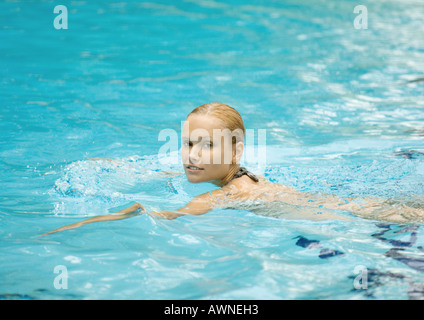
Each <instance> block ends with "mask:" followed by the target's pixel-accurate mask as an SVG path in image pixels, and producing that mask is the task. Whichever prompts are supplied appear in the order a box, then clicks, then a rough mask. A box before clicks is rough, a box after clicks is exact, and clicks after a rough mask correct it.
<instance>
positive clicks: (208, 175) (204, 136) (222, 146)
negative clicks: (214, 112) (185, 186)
mask: <svg viewBox="0 0 424 320" xmlns="http://www.w3.org/2000/svg"><path fill="white" fill-rule="evenodd" d="M231 141H232V140H231V133H230V132H229V130H228V129H227V130H225V128H224V126H223V123H222V121H221V120H219V119H218V118H215V117H212V116H205V115H196V114H192V115H190V116H189V117H188V118H187V120H186V121H185V122H184V126H183V132H182V148H181V157H182V161H183V164H184V170H185V174H186V176H187V178H188V180H189V181H190V182H194V183H197V182H206V181H210V182H213V183H216V184H218V185H219V183H220V181H222V180H223V179H224V178H225V177H226V176H227V175H228V174H229V171H230V168H231V166H232V163H233V162H234V160H235V159H234V154H233V147H232V143H231Z"/></svg>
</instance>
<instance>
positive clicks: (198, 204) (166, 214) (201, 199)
mask: <svg viewBox="0 0 424 320" xmlns="http://www.w3.org/2000/svg"><path fill="white" fill-rule="evenodd" d="M220 195H222V191H221V189H218V190H214V191H211V192H207V193H203V194H201V195H199V196H196V197H194V198H193V200H191V201H190V202H189V203H187V204H186V205H185V206H184V207H182V208H180V209H178V210H176V211H166V210H163V211H152V213H153V214H155V215H157V216H160V217H162V218H166V219H175V218H178V217H181V216H184V215H187V214H191V215H201V214H205V213H207V212H209V211H210V210H212V209H213V208H214V207H215V204H216V199H217V197H218V196H220Z"/></svg>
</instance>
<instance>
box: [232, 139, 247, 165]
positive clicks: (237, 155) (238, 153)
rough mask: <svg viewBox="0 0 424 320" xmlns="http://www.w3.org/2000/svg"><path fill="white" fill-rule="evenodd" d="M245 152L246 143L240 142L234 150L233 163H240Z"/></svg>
mask: <svg viewBox="0 0 424 320" xmlns="http://www.w3.org/2000/svg"><path fill="white" fill-rule="evenodd" d="M243 151H244V143H243V142H242V141H239V142H237V143H236V147H235V148H234V152H233V163H237V164H238V163H240V159H241V156H242V155H243Z"/></svg>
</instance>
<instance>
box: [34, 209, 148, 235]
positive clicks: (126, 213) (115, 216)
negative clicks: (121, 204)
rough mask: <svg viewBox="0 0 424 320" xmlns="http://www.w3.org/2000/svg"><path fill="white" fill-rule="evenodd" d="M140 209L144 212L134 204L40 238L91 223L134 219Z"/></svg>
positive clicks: (58, 229)
mask: <svg viewBox="0 0 424 320" xmlns="http://www.w3.org/2000/svg"><path fill="white" fill-rule="evenodd" d="M140 209H141V210H143V211H146V209H144V207H143V206H142V205H141V204H139V203H135V204H133V205H132V206H130V207H128V208H125V209H123V210H121V211H118V212H116V213H112V214H106V215H101V216H96V217H92V218H89V219H86V220H83V221H80V222H76V223H73V224H69V225H66V226H63V227H60V228H57V229H54V230H52V231H49V232H46V233H43V234H42V235H41V236H47V235H49V234H52V233H56V232H59V231H64V230H69V229H75V228H79V227H82V226H83V225H86V224H89V223H93V222H98V221H112V220H121V219H127V218H131V217H134V216H136V215H139V214H140V212H139V210H140Z"/></svg>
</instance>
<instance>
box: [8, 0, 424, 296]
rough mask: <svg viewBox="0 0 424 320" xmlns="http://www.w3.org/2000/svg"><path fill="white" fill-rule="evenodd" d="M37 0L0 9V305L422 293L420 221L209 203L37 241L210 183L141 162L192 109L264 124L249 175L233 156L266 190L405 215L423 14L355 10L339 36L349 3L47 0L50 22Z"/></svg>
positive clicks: (174, 166)
mask: <svg viewBox="0 0 424 320" xmlns="http://www.w3.org/2000/svg"><path fill="white" fill-rule="evenodd" d="M57 4H58V3H55V2H53V1H43V2H42V3H40V2H38V1H13V2H9V1H6V2H1V3H0V21H1V29H0V55H1V56H0V57H1V59H0V82H1V86H0V88H1V93H2V94H1V95H0V99H1V100H0V103H1V108H0V181H1V188H0V225H1V228H0V239H1V240H0V249H1V255H0V294H1V297H2V298H4V299H423V298H424V276H423V275H424V274H423V272H424V249H423V248H424V229H423V226H422V224H410V225H395V224H387V223H381V222H380V221H375V220H364V219H360V218H355V217H352V221H349V222H346V221H324V222H322V221H321V222H313V221H304V220H299V221H295V220H287V219H284V209H282V212H281V215H279V213H278V212H277V213H274V214H273V215H266V214H254V213H252V212H249V211H248V210H224V209H215V210H213V211H211V212H210V213H208V214H206V215H203V216H199V217H182V218H179V219H177V220H173V221H164V220H159V219H155V218H152V217H150V216H149V215H142V216H138V217H135V218H132V219H129V220H122V221H115V222H105V223H96V224H91V225H87V226H84V227H83V228H80V229H76V230H71V231H67V232H63V233H58V234H54V235H51V236H49V237H43V238H40V237H39V236H38V235H39V234H41V233H43V232H46V231H49V230H51V229H54V228H56V227H59V226H62V225H65V224H69V223H73V222H76V221H79V220H81V219H83V218H86V217H88V216H94V215H99V214H105V213H108V212H114V211H117V210H119V209H122V208H124V207H127V206H129V205H131V204H132V203H133V202H134V201H137V202H140V203H142V204H143V205H145V207H146V208H147V209H149V210H158V209H175V208H178V207H179V206H181V205H183V204H185V203H186V202H187V201H189V200H190V199H191V198H192V197H193V196H195V195H197V194H199V193H201V192H205V191H207V190H210V189H212V188H213V186H212V185H208V184H202V185H200V186H199V185H191V184H189V183H188V182H187V180H186V178H185V177H184V176H164V175H163V174H161V171H164V170H168V171H173V172H182V168H181V166H180V165H179V164H178V163H171V164H166V163H163V162H160V161H159V159H158V150H159V148H160V147H161V145H163V144H164V142H163V141H158V136H159V133H160V132H161V130H163V129H173V130H176V131H177V132H179V130H180V125H181V121H182V120H183V119H184V118H185V116H186V114H187V113H188V112H190V111H191V110H192V109H193V108H194V107H196V106H197V105H200V104H202V103H205V102H210V101H221V102H224V103H227V104H229V105H231V106H234V107H236V108H237V109H238V110H239V111H240V113H241V114H242V116H243V118H244V120H245V124H246V127H247V128H252V129H255V130H258V129H265V130H266V165H265V166H261V167H257V165H256V163H255V162H254V161H251V159H246V163H245V164H246V166H247V167H249V168H250V169H252V170H253V171H255V172H260V173H263V174H265V176H266V177H267V178H268V179H270V180H271V181H275V182H280V183H284V184H287V185H290V186H294V187H296V188H298V189H299V190H303V191H307V192H325V193H333V194H336V195H339V196H360V197H365V196H381V197H387V198H394V199H398V200H402V201H408V202H409V203H411V204H412V205H416V206H420V205H421V206H422V199H423V196H424V185H423V181H424V179H423V178H424V156H423V154H422V152H424V141H423V137H424V99H423V88H424V82H422V81H416V82H408V81H411V80H415V79H420V78H423V77H424V36H423V35H424V23H423V21H424V4H422V3H421V2H420V1H412V0H407V1H402V2H401V3H399V2H396V1H389V0H387V1H365V2H362V3H361V4H363V5H365V6H366V7H367V8H368V29H365V30H358V29H355V28H354V25H353V21H354V19H355V17H356V14H354V13H353V8H354V7H355V6H356V5H357V4H358V3H357V2H356V1H267V2H263V1H225V2H220V1H205V0H200V1H195V0H193V1H154V2H153V1H152V2H141V1H124V2H115V3H108V2H107V3H104V2H101V1H89V2H88V1H87V2H85V1H63V2H61V3H60V4H63V5H65V6H66V7H67V8H68V29H67V30H56V29H55V28H54V26H53V20H54V18H55V17H56V16H57V15H56V14H54V13H53V8H54V7H55V5H57ZM93 157H106V158H113V159H116V162H115V163H110V162H107V161H91V160H89V158H93ZM345 214H346V213H345ZM57 266H64V267H65V268H66V270H67V275H68V277H67V283H66V285H67V289H64V288H62V289H61V288H57V286H56V287H55V279H57V278H56V277H58V276H59V275H60V274H59V273H55V272H54V270H55V268H56V267H57ZM358 267H359V268H362V267H363V268H366V271H367V281H366V284H367V288H366V289H365V288H363V287H360V288H355V281H356V280H357V276H358V275H359V273H358V271H357V270H358ZM355 270H356V271H355ZM62 284H63V283H62ZM356 287H357V286H356Z"/></svg>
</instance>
